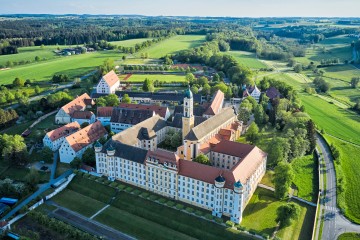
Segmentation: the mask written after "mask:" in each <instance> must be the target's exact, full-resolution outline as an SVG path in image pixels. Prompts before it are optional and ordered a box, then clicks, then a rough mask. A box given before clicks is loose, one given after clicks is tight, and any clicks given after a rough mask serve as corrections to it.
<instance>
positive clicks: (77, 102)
mask: <svg viewBox="0 0 360 240" xmlns="http://www.w3.org/2000/svg"><path fill="white" fill-rule="evenodd" d="M90 100H91V98H90V96H89V95H88V94H87V93H84V94H83V95H81V96H78V97H77V98H75V99H74V100H72V101H71V102H69V103H68V104H65V105H64V106H63V107H62V108H60V110H59V111H58V113H57V114H56V116H55V123H56V124H67V123H70V122H71V115H72V114H73V112H75V111H84V110H85V109H86V108H87V107H89V106H91V105H92V103H93V101H92V100H91V101H90Z"/></svg>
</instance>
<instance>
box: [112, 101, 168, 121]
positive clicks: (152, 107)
mask: <svg viewBox="0 0 360 240" xmlns="http://www.w3.org/2000/svg"><path fill="white" fill-rule="evenodd" d="M119 108H125V109H137V110H150V111H154V112H155V113H156V114H158V115H160V117H163V118H165V116H166V112H167V111H168V108H167V107H161V106H157V105H142V104H131V103H120V105H119Z"/></svg>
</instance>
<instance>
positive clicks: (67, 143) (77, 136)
mask: <svg viewBox="0 0 360 240" xmlns="http://www.w3.org/2000/svg"><path fill="white" fill-rule="evenodd" d="M106 136H107V132H106V129H105V128H104V127H103V125H101V122H99V121H97V122H95V123H93V124H90V125H89V126H87V127H84V128H83V129H81V130H79V131H77V132H75V133H73V134H71V135H69V136H67V137H66V138H65V139H64V141H63V143H62V144H61V147H60V149H59V154H60V162H64V163H70V162H71V161H72V160H74V158H75V157H79V158H81V157H82V154H83V153H84V152H85V150H86V149H88V148H90V147H92V146H93V144H94V142H96V141H97V140H99V139H100V138H102V137H106Z"/></svg>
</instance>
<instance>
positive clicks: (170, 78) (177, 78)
mask: <svg viewBox="0 0 360 240" xmlns="http://www.w3.org/2000/svg"><path fill="white" fill-rule="evenodd" d="M124 77H125V76H120V78H121V79H123V78H124ZM145 78H148V79H150V80H153V81H155V80H159V81H161V82H170V83H171V82H178V83H182V82H186V80H185V76H183V75H164V74H133V75H132V76H131V77H130V78H128V79H127V80H125V81H123V82H132V83H135V82H138V83H143V82H144V80H145Z"/></svg>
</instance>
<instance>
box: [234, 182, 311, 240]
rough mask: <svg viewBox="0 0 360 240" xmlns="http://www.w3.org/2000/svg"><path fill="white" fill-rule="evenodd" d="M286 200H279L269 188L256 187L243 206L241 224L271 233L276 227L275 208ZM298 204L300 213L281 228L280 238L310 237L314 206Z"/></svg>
mask: <svg viewBox="0 0 360 240" xmlns="http://www.w3.org/2000/svg"><path fill="white" fill-rule="evenodd" d="M285 203H286V201H279V200H278V199H276V198H275V197H274V195H273V193H272V192H271V191H269V190H266V189H262V188H258V189H257V190H256V191H255V193H254V195H253V196H252V197H251V200H250V202H249V203H248V205H247V206H246V208H245V211H244V215H243V220H242V223H241V225H242V226H245V227H247V228H251V229H254V230H257V231H260V232H262V233H266V234H268V235H271V234H272V233H273V232H274V230H275V229H276V225H277V223H276V210H277V208H278V207H280V206H281V205H282V204H285ZM296 203H297V204H299V206H300V209H301V213H300V216H299V218H298V219H297V221H295V222H293V223H292V224H291V225H290V226H289V227H286V228H284V229H281V230H280V231H279V232H278V234H277V236H278V237H280V238H282V239H311V234H312V225H313V222H314V217H315V208H314V207H310V206H308V205H305V204H301V203H299V202H296Z"/></svg>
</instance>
